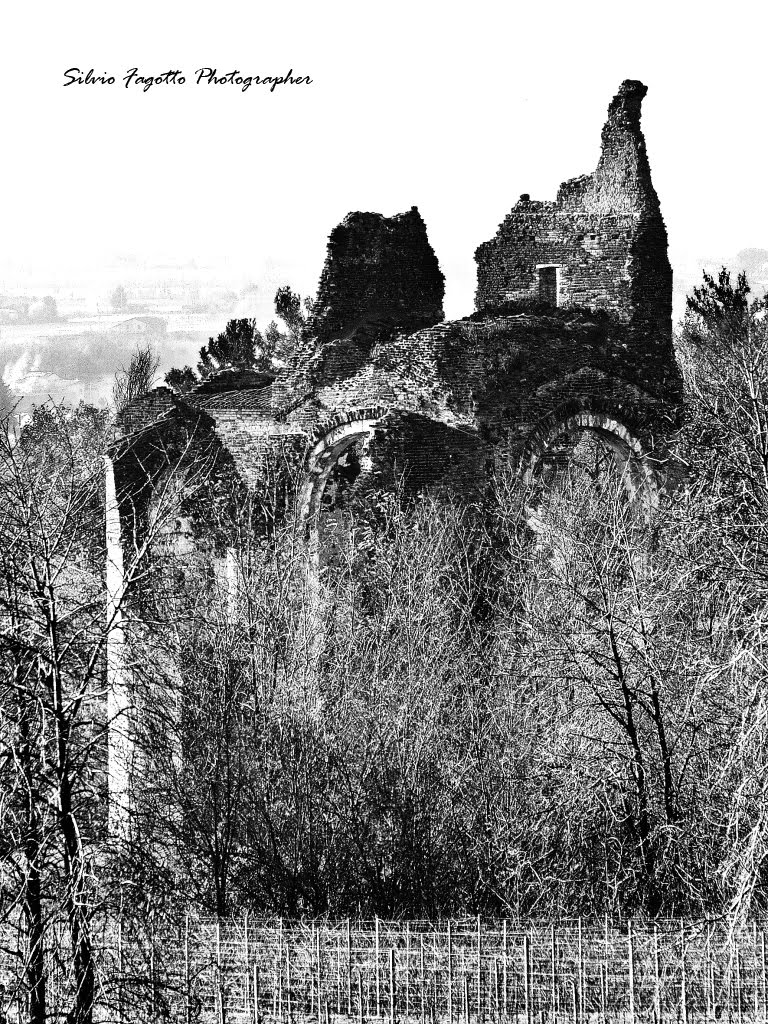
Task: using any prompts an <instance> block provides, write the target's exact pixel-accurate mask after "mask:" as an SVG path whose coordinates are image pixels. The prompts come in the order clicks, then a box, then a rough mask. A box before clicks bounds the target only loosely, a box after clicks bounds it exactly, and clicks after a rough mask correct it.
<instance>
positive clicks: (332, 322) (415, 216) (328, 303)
mask: <svg viewBox="0 0 768 1024" xmlns="http://www.w3.org/2000/svg"><path fill="white" fill-rule="evenodd" d="M443 295H444V278H443V274H442V272H441V271H440V267H439V265H438V262H437V257H436V256H435V253H434V251H433V250H432V247H431V245H430V244H429V241H428V240H427V229H426V226H425V224H424V221H423V220H422V219H421V215H420V214H419V211H418V210H417V209H416V207H415V206H414V207H412V208H411V209H410V210H409V211H408V212H407V213H401V214H397V215H396V216H394V217H382V216H381V214H378V213H350V214H348V215H347V216H346V217H345V218H344V220H343V221H342V222H341V224H339V225H338V227H336V228H334V230H333V231H332V232H331V236H330V239H329V241H328V256H327V258H326V261H325V266H324V268H323V272H322V275H321V277H320V284H319V286H318V291H317V299H316V302H315V309H314V314H313V318H312V323H311V325H310V329H309V334H310V335H311V338H312V342H313V345H312V348H313V349H314V351H317V350H318V348H321V347H322V346H324V345H327V344H328V343H334V346H335V350H334V351H333V352H328V353H327V354H326V358H325V363H324V366H323V367H321V368H320V369H321V372H323V373H324V375H325V376H329V375H331V376H333V375H343V374H344V373H345V372H346V368H347V366H348V365H349V364H350V362H351V363H353V364H354V365H358V364H359V362H360V359H361V358H364V357H365V355H366V354H367V353H368V352H369V351H370V349H371V347H372V346H373V344H375V343H376V342H377V341H380V340H381V339H382V338H384V337H387V336H388V335H390V334H391V333H392V332H393V331H394V330H397V329H399V330H405V331H413V330H418V329H419V328H420V327H425V326H427V325H429V324H433V323H436V322H437V321H439V320H442V319H443Z"/></svg>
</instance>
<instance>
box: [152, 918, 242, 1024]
mask: <svg viewBox="0 0 768 1024" xmlns="http://www.w3.org/2000/svg"><path fill="white" fill-rule="evenodd" d="M216 984H217V989H218V993H219V1021H220V1024H224V1019H225V1011H224V988H223V984H222V976H221V921H220V920H219V919H218V917H217V918H216ZM153 1020H154V1017H153Z"/></svg>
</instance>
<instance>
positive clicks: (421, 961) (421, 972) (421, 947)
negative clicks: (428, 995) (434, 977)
mask: <svg viewBox="0 0 768 1024" xmlns="http://www.w3.org/2000/svg"><path fill="white" fill-rule="evenodd" d="M419 981H420V986H419V987H420V989H421V1000H420V1001H421V1020H422V1024H424V984H425V982H424V936H423V935H420V936H419Z"/></svg>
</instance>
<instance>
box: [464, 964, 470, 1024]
mask: <svg viewBox="0 0 768 1024" xmlns="http://www.w3.org/2000/svg"><path fill="white" fill-rule="evenodd" d="M463 981H464V1024H469V978H468V977H467V976H466V974H465V975H464V978H463Z"/></svg>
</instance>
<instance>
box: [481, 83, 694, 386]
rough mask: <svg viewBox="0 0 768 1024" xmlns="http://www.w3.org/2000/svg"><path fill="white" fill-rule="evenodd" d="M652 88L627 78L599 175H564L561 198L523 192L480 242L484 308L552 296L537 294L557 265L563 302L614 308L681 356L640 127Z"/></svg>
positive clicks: (638, 335)
mask: <svg viewBox="0 0 768 1024" xmlns="http://www.w3.org/2000/svg"><path fill="white" fill-rule="evenodd" d="M646 91H647V90H646V87H645V86H644V85H642V83H640V82H632V81H626V82H624V83H623V84H622V86H621V88H620V89H619V92H618V93H617V95H616V96H615V97H614V99H613V101H612V102H611V105H610V107H609V108H608V118H607V120H606V123H605V127H604V128H603V135H602V153H601V156H600V161H599V163H598V165H597V169H596V170H595V172H594V173H593V174H589V175H583V176H582V177H580V178H574V179H572V180H571V181H566V182H564V183H563V184H562V185H561V186H560V190H559V192H558V194H557V198H556V200H555V201H554V202H535V201H533V200H531V199H530V198H529V197H528V196H527V195H524V196H521V197H520V200H519V202H518V203H517V204H516V206H515V207H514V208H513V209H512V211H511V212H510V213H509V215H508V216H507V218H506V219H505V220H504V222H503V223H502V225H501V226H500V228H499V231H498V233H497V235H496V237H495V238H493V239H492V240H491V241H489V242H486V243H485V244H484V245H481V246H480V247H479V248H478V250H477V252H476V254H475V259H476V260H477V265H478V283H477V308H478V309H479V310H490V309H494V308H498V307H500V306H503V305H504V304H505V303H507V302H510V301H514V300H520V299H532V300H539V299H540V298H543V299H544V300H545V301H551V296H549V297H547V296H542V295H541V294H540V285H541V278H540V274H539V271H540V269H541V268H542V267H547V266H553V267H555V268H556V270H557V304H558V305H560V306H564V307H566V308H568V307H573V306H576V307H581V308H589V309H603V310H606V311H608V312H610V313H612V314H614V315H615V317H616V318H617V320H618V321H619V322H621V323H623V324H626V325H627V326H628V327H629V329H630V330H629V336H630V337H632V338H633V339H637V342H638V343H639V344H641V345H645V346H653V347H654V348H655V350H656V351H657V353H658V359H659V363H660V370H661V367H662V365H663V364H664V363H669V362H674V360H673V357H672V352H671V326H672V269H671V267H670V265H669V260H668V258H667V233H666V229H665V227H664V221H663V219H662V216H661V210H660V207H659V200H658V197H657V195H656V191H655V189H654V187H653V183H652V181H651V172H650V167H649V164H648V157H647V154H646V148H645V139H644V138H643V133H642V131H641V128H640V105H641V102H642V99H643V97H644V96H645V93H646Z"/></svg>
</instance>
